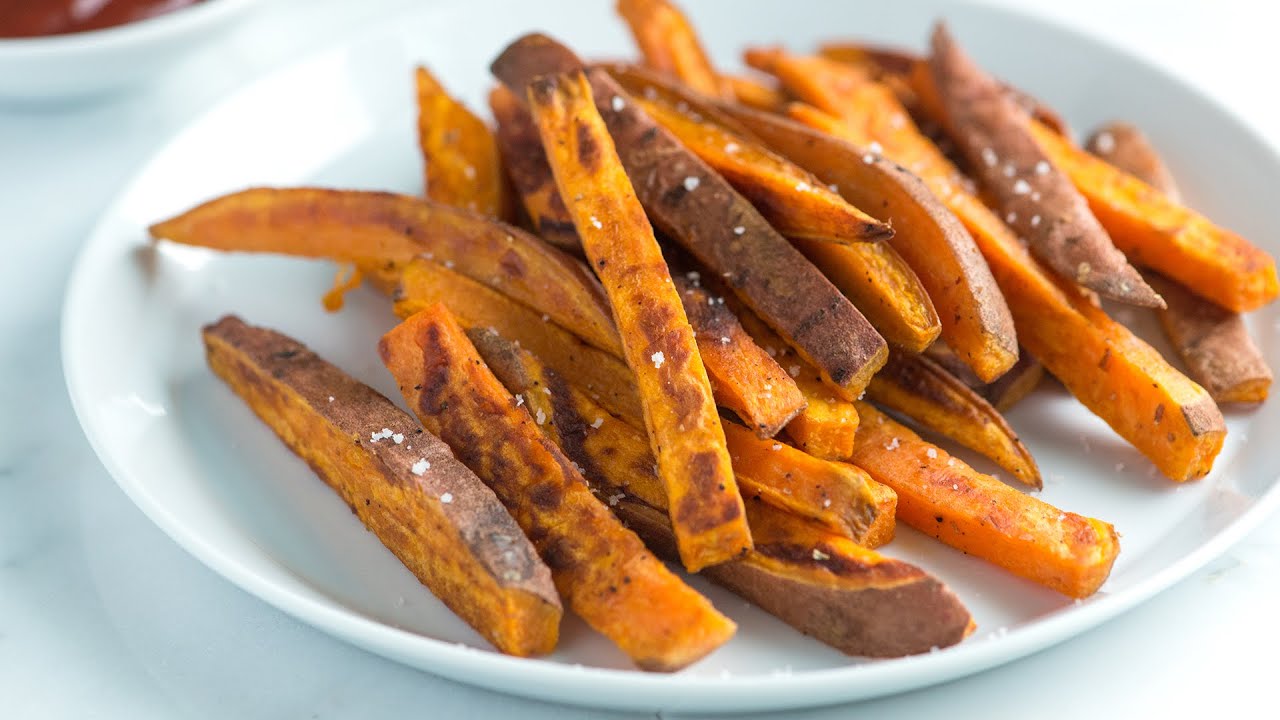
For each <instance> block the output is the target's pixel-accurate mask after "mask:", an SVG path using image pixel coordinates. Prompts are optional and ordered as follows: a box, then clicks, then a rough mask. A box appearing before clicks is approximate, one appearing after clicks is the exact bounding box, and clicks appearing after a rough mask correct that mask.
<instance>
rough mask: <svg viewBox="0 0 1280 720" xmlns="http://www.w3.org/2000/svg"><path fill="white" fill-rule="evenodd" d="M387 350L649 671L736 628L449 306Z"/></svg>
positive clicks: (435, 425) (411, 399) (586, 602)
mask: <svg viewBox="0 0 1280 720" xmlns="http://www.w3.org/2000/svg"><path fill="white" fill-rule="evenodd" d="M378 351H379V353H380V354H381V355H382V358H383V362H384V363H386V365H387V368H388V369H389V370H390V371H391V374H392V375H393V376H395V378H396V382H397V383H398V384H399V386H400V391H401V392H402V393H403V394H404V397H405V401H406V402H407V403H408V405H409V407H410V408H411V409H412V410H413V412H414V414H416V415H417V416H418V419H419V420H420V421H421V422H422V424H423V425H424V426H425V427H426V428H427V429H428V430H429V431H431V432H433V433H435V434H436V435H438V436H439V437H440V438H441V439H442V440H444V441H445V442H446V443H448V444H449V447H451V448H453V451H454V453H455V454H456V455H457V457H458V459H459V460H461V461H462V463H463V464H465V465H466V466H467V467H469V468H471V470H472V471H473V472H475V473H476V475H478V476H479V477H480V479H482V480H484V482H485V483H486V484H487V485H489V487H490V488H492V489H493V491H494V492H495V493H496V494H497V496H498V498H499V499H500V500H501V501H502V502H503V504H504V505H506V506H507V509H508V510H509V511H510V512H511V515H512V516H513V517H514V518H515V519H516V522H517V523H519V524H520V527H521V528H522V529H523V530H524V531H525V534H526V535H528V536H529V539H530V540H531V541H532V542H533V545H534V547H536V548H537V549H538V552H539V553H540V554H541V555H542V558H543V560H545V561H546V562H547V564H548V565H549V566H550V567H551V575H552V578H553V579H554V580H555V583H556V588H557V589H558V590H559V591H560V594H561V596H562V597H563V598H565V599H566V600H567V601H568V604H569V607H570V609H572V610H573V611H574V612H575V613H577V614H578V615H579V616H580V617H582V619H583V620H585V621H586V622H587V624H588V625H590V626H591V627H592V628H594V629H595V630H596V631H598V632H600V633H601V634H603V635H604V636H606V637H608V638H609V639H610V640H612V641H613V642H614V643H615V644H617V645H618V647H619V648H620V649H621V650H622V651H623V652H624V653H626V654H627V656H628V657H630V658H631V659H632V661H633V662H635V664H636V665H637V666H638V667H640V668H642V669H645V670H655V671H674V670H679V669H680V668H682V667H685V666H687V665H689V664H690V663H692V662H695V661H697V660H698V659H700V658H702V657H703V656H704V655H706V654H707V653H709V652H711V651H712V650H715V649H716V648H717V647H719V646H720V645H722V644H723V643H724V642H725V641H727V640H728V639H729V638H730V637H731V636H732V635H733V633H734V630H735V629H736V628H735V626H734V624H733V622H732V621H731V620H729V619H728V618H726V617H724V616H723V615H721V614H720V613H718V612H716V610H715V608H713V607H712V606H711V603H710V602H708V601H707V600H706V598H704V597H702V596H701V595H699V594H698V593H696V592H694V591H693V590H692V589H690V588H689V586H688V585H685V584H684V583H683V582H682V581H681V580H680V579H679V578H678V577H676V576H675V575H674V574H673V573H672V572H671V571H670V570H668V569H667V568H666V566H665V565H663V564H662V563H661V562H660V561H659V560H658V559H657V558H655V557H654V556H653V555H652V554H651V553H650V552H649V551H648V550H646V549H645V547H644V544H643V543H642V542H641V541H640V539H639V538H638V537H636V536H635V535H634V534H633V533H632V532H631V531H629V530H627V529H626V528H625V527H623V526H622V524H621V523H619V522H618V521H617V520H616V519H615V518H614V517H613V516H612V515H611V514H610V512H609V510H608V508H606V507H605V506H604V505H602V504H601V503H600V501H599V500H597V499H596V498H595V497H594V496H592V494H591V491H590V489H589V488H588V487H587V484H586V482H585V481H584V480H583V478H582V476H581V475H580V474H579V473H578V472H577V471H576V470H575V469H574V468H573V466H572V465H571V463H570V462H569V460H568V458H566V457H565V456H564V455H563V454H562V453H561V452H560V450H559V449H558V448H557V447H556V446H555V445H553V444H552V443H551V442H550V441H548V440H547V439H546V438H544V437H542V435H541V434H540V433H539V432H538V429H537V422H536V420H535V419H534V418H533V417H531V416H530V415H529V413H528V412H526V411H525V410H524V409H522V408H520V407H518V406H517V405H516V403H515V401H514V400H513V399H512V397H511V395H510V393H508V392H507V391H506V389H504V388H503V387H502V384H501V383H499V382H498V380H497V378H495V377H494V376H493V374H492V373H491V372H490V371H489V369H488V368H487V367H486V366H485V365H484V363H483V361H481V360H480V357H479V356H478V355H477V354H476V351H475V348H474V347H473V346H472V345H471V342H470V341H469V340H468V339H467V336H466V335H465V334H464V333H463V330H462V328H461V327H460V326H459V325H458V323H457V321H455V320H454V319H453V316H452V315H450V314H449V311H448V309H447V308H445V307H444V306H443V305H433V306H431V307H429V308H427V309H425V310H423V311H422V312H420V313H417V314H415V315H413V316H412V317H410V318H409V319H408V320H406V321H405V322H403V323H401V324H400V325H399V326H397V327H396V328H395V329H393V330H392V331H391V332H389V333H387V335H385V336H384V337H383V339H382V341H381V342H380V343H379V345H378ZM543 420H544V421H545V418H544V419H543Z"/></svg>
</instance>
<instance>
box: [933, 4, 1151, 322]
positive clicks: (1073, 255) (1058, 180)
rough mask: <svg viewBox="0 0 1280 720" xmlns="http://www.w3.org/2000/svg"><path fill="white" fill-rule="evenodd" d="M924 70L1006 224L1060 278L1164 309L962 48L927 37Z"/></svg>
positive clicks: (944, 38)
mask: <svg viewBox="0 0 1280 720" xmlns="http://www.w3.org/2000/svg"><path fill="white" fill-rule="evenodd" d="M932 48H933V52H932V54H931V55H930V58H929V65H930V68H931V69H932V71H933V77H934V83H935V84H936V86H937V89H938V94H939V98H940V99H941V100H942V104H943V106H944V107H945V109H946V120H947V122H946V123H945V125H944V126H945V127H946V128H947V129H948V130H949V133H950V136H951V139H952V140H953V141H954V142H955V143H956V145H957V146H958V147H959V148H960V149H961V151H962V152H963V153H964V155H965V157H966V158H967V159H968V161H969V167H970V168H972V170H973V172H974V174H975V175H977V177H978V178H979V179H980V180H981V181H982V184H983V186H984V187H985V188H986V189H987V191H988V192H989V193H990V195H991V198H992V199H993V200H994V202H995V206H996V207H997V208H998V210H999V212H1000V214H1001V215H1002V216H1003V217H1004V219H1005V223H1006V224H1007V225H1008V226H1009V227H1010V228H1012V229H1013V231H1014V232H1016V233H1017V234H1018V235H1019V237H1023V238H1026V241H1027V246H1028V247H1030V248H1031V252H1032V254H1034V255H1035V256H1036V257H1037V258H1039V259H1040V260H1042V261H1043V262H1044V263H1045V264H1046V265H1047V266H1048V267H1049V269H1051V270H1053V271H1054V272H1056V273H1057V274H1058V275H1059V276H1061V277H1063V278H1066V279H1068V280H1071V281H1074V282H1077V283H1079V284H1080V285H1082V286H1084V287H1086V288H1089V289H1090V290H1093V291H1095V292H1097V293H1098V294H1100V295H1102V296H1103V297H1107V298H1111V299H1112V300H1117V301H1120V302H1126V303H1131V304H1134V305H1142V306H1144V307H1164V302H1163V301H1162V300H1161V299H1160V296H1159V295H1158V294H1157V293H1156V292H1155V291H1154V290H1152V289H1151V287H1150V286H1149V285H1147V283H1146V282H1145V281H1144V280H1143V279H1142V276H1141V275H1140V274H1139V273H1138V271H1137V269H1135V268H1134V267H1133V266H1131V265H1130V264H1129V261H1128V260H1127V259H1126V258H1125V256H1124V253H1122V252H1120V251H1119V250H1118V249H1116V246H1115V245H1114V244H1112V242H1111V238H1110V237H1108V236H1107V233H1106V231H1105V230H1103V229H1102V225H1100V224H1099V223H1098V220H1097V219H1096V218H1095V217H1093V214H1092V213H1090V212H1089V206H1088V203H1086V202H1085V199H1084V198H1083V197H1082V196H1081V195H1080V193H1079V192H1077V191H1076V189H1075V187H1074V186H1073V185H1072V184H1071V181H1070V179H1068V178H1067V177H1066V176H1065V175H1064V174H1063V173H1062V172H1060V171H1058V170H1057V169H1056V168H1055V167H1054V166H1053V164H1052V163H1051V162H1049V159H1048V157H1047V156H1046V155H1045V153H1044V152H1042V151H1041V150H1040V147H1039V145H1038V144H1037V143H1036V141H1035V139H1034V138H1033V137H1032V135H1031V131H1030V123H1031V119H1030V116H1028V115H1027V114H1026V113H1025V112H1023V110H1022V109H1021V108H1019V107H1018V106H1017V105H1015V104H1014V103H1013V101H1012V100H1010V99H1009V98H1008V97H1007V96H1006V94H1005V93H1004V91H1003V90H1002V89H1001V87H1000V85H999V84H998V83H997V82H996V81H995V80H994V79H993V78H991V76H989V75H987V74H986V73H985V72H983V70H982V69H981V68H979V67H978V65H977V64H976V63H974V62H973V60H972V59H971V58H970V57H969V56H968V55H967V54H966V53H965V52H964V51H963V50H962V49H961V48H960V46H959V45H958V44H957V43H956V42H955V40H954V38H952V37H951V34H950V33H949V32H947V29H946V26H944V25H942V24H939V25H938V26H937V27H936V28H935V29H934V33H933V38H932Z"/></svg>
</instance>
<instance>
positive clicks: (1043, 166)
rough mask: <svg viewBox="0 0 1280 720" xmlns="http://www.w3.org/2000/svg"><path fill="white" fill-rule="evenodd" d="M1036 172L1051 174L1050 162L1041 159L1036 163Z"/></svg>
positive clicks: (1038, 173)
mask: <svg viewBox="0 0 1280 720" xmlns="http://www.w3.org/2000/svg"><path fill="white" fill-rule="evenodd" d="M1036 174H1037V175H1048V174H1049V162H1048V161H1047V160H1041V161H1040V162H1037V163H1036Z"/></svg>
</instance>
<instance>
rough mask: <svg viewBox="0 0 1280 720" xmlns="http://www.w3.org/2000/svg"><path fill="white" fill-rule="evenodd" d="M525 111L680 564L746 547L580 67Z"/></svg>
mask: <svg viewBox="0 0 1280 720" xmlns="http://www.w3.org/2000/svg"><path fill="white" fill-rule="evenodd" d="M529 107H530V111H531V112H532V114H533V119H534V122H535V123H536V124H537V126H538V130H539V132H540V133H541V135H542V145H543V148H544V149H545V150H546V151H547V160H548V161H549V163H550V165H551V169H552V171H553V172H554V174H555V177H556V186H557V187H558V188H559V189H560V195H561V197H570V198H573V202H571V203H569V214H570V215H571V216H572V217H573V223H574V226H575V227H577V229H578V237H579V238H581V240H582V249H583V251H584V252H585V253H586V256H587V260H588V262H589V263H590V264H591V266H592V268H593V269H595V271H596V274H597V275H599V276H600V278H601V280H602V282H603V284H604V288H605V294H606V295H607V296H608V298H609V304H610V305H611V306H612V308H613V317H614V321H615V322H616V323H617V326H618V331H619V335H620V336H621V338H622V349H623V354H624V357H625V358H626V361H627V365H628V366H630V368H631V371H632V372H633V373H634V374H635V376H636V382H637V386H638V389H639V393H640V404H641V407H643V408H644V419H645V428H646V429H647V430H648V434H649V438H650V441H651V442H652V444H653V449H654V455H655V456H656V457H657V460H658V472H659V475H660V476H661V478H662V481H663V485H664V486H665V487H666V491H667V496H668V497H669V498H670V499H671V524H672V527H673V528H674V529H675V532H676V539H677V541H678V544H679V547H680V558H681V560H682V561H683V563H684V566H685V568H686V569H688V570H689V571H690V572H697V571H698V570H701V569H702V568H704V567H707V566H709V565H716V564H718V563H722V562H725V561H726V560H731V559H733V558H736V557H739V556H740V555H742V554H743V553H744V552H746V551H747V550H750V549H751V533H750V531H749V530H748V529H747V521H746V517H745V515H744V514H743V508H742V497H741V496H740V495H739V493H738V487H737V483H736V482H735V481H734V479H733V470H732V467H731V465H730V462H729V454H728V452H727V451H726V450H725V445H724V442H725V441H724V431H723V430H722V428H721V426H720V416H719V415H718V414H717V413H716V406H715V401H714V399H713V398H712V395H711V384H710V381H709V380H708V379H707V371H706V368H705V367H704V366H703V364H702V358H701V356H700V355H699V354H698V346H697V343H696V342H695V340H694V337H693V329H692V328H691V327H690V326H689V320H688V318H687V317H686V315H685V312H684V307H683V305H682V303H681V300H680V295H679V293H678V292H677V291H676V289H675V287H674V286H673V285H672V282H671V273H670V271H669V270H668V268H667V264H666V261H665V260H664V259H663V257H662V250H661V249H660V248H659V247H658V241H657V240H656V239H655V238H654V235H653V228H652V227H651V226H650V225H649V221H648V219H647V218H646V217H645V213H644V209H643V208H642V207H641V206H640V200H639V199H638V198H637V197H636V195H635V191H634V190H633V188H632V186H631V182H630V180H629V179H628V177H627V173H626V171H625V170H623V167H622V161H621V160H620V159H619V158H618V154H617V152H616V150H615V149H614V146H613V140H612V139H611V138H610V137H609V131H608V130H606V129H605V124H604V119H603V118H601V117H600V113H599V112H598V111H597V110H596V104H595V100H594V98H593V97H592V93H591V86H590V84H589V83H588V81H587V78H586V75H584V74H583V73H582V71H581V70H576V71H574V72H572V73H564V74H559V75H550V76H546V77H544V78H542V79H539V80H535V81H534V82H533V83H531V84H530V85H529Z"/></svg>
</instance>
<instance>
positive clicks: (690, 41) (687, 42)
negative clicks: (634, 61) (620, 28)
mask: <svg viewBox="0 0 1280 720" xmlns="http://www.w3.org/2000/svg"><path fill="white" fill-rule="evenodd" d="M617 7H618V14H619V15H621V16H622V19H623V20H625V21H626V23H627V27H629V28H631V35H632V36H633V37H634V38H635V40H636V45H638V46H639V47H640V54H641V55H643V56H644V64H645V65H647V66H649V67H650V68H653V69H654V70H656V71H658V72H660V73H666V74H668V75H671V76H673V77H675V78H678V79H679V80H680V81H681V82H683V83H684V84H686V85H688V86H689V87H691V88H693V89H694V90H697V91H698V92H700V93H703V94H704V95H720V94H721V88H722V85H721V82H720V77H719V76H718V75H717V74H716V71H715V68H713V67H712V66H711V60H710V59H709V58H708V57H707V53H706V52H705V51H704V50H703V49H702V44H701V43H700V42H698V34H697V32H696V31H694V29H693V25H691V24H690V23H689V20H688V18H686V17H685V16H684V13H682V12H680V10H679V9H678V8H676V7H675V6H674V5H672V4H671V3H669V2H667V0H618V5H617Z"/></svg>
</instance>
